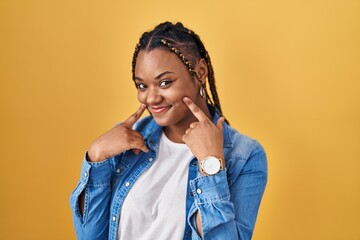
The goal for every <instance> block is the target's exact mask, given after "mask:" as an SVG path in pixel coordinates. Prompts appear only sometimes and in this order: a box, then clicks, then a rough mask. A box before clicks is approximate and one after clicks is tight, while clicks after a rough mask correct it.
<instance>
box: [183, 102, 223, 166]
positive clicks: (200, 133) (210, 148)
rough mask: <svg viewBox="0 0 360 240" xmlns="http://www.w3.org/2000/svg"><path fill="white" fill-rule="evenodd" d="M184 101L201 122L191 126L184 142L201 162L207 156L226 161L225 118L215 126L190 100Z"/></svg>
mask: <svg viewBox="0 0 360 240" xmlns="http://www.w3.org/2000/svg"><path fill="white" fill-rule="evenodd" d="M183 100H184V103H185V104H186V105H187V106H188V108H189V109H190V111H191V112H192V113H193V114H194V116H195V117H196V118H197V119H198V120H199V121H198V122H193V123H191V124H190V126H189V128H188V129H187V130H186V131H185V134H184V135H183V137H182V140H183V141H184V142H185V143H186V145H188V147H189V148H190V150H191V152H192V153H193V154H194V156H195V157H196V158H197V159H198V160H199V161H201V160H203V159H204V158H206V157H207V156H215V157H218V158H221V159H224V140H223V139H224V137H223V124H224V120H225V119H224V117H220V118H219V119H218V120H217V122H216V125H214V124H213V123H212V122H211V120H210V119H209V118H208V117H207V116H206V115H205V113H204V112H203V111H201V109H200V108H199V107H198V106H196V104H195V103H194V102H193V101H192V100H191V99H190V98H188V97H184V99H183Z"/></svg>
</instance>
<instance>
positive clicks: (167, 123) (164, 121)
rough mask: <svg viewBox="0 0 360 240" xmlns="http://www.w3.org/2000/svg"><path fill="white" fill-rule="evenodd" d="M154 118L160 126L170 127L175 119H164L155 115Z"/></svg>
mask: <svg viewBox="0 0 360 240" xmlns="http://www.w3.org/2000/svg"><path fill="white" fill-rule="evenodd" d="M153 117H154V116H153ZM154 120H155V122H156V124H157V125H159V126H160V127H168V126H170V125H173V124H174V122H173V121H169V120H168V119H162V118H158V117H154Z"/></svg>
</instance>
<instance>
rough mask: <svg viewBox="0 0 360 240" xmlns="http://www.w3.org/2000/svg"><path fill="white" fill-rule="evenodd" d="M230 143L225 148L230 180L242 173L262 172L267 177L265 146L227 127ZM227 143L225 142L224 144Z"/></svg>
mask: <svg viewBox="0 0 360 240" xmlns="http://www.w3.org/2000/svg"><path fill="white" fill-rule="evenodd" d="M226 131H227V133H225V132H224V134H228V139H229V143H230V144H227V145H228V146H227V147H226V144H225V145H224V146H225V162H226V165H227V168H228V174H229V177H230V178H235V177H236V176H238V175H239V174H240V173H241V172H244V171H245V172H261V173H263V174H264V176H266V175H267V157H266V153H265V150H264V148H263V146H262V145H261V144H260V143H259V142H258V141H257V140H256V139H254V138H252V137H249V136H247V135H245V134H243V133H240V132H238V131H237V130H236V129H234V128H232V127H230V126H227V130H226ZM224 143H225V142H224Z"/></svg>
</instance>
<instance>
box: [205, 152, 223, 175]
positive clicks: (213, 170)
mask: <svg viewBox="0 0 360 240" xmlns="http://www.w3.org/2000/svg"><path fill="white" fill-rule="evenodd" d="M223 169H224V167H223V160H222V159H221V158H217V157H214V156H208V157H206V158H204V159H203V160H201V162H200V172H201V173H204V174H206V175H214V174H217V173H218V172H220V171H221V170H223Z"/></svg>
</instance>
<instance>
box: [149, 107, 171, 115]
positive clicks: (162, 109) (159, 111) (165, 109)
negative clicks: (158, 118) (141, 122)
mask: <svg viewBox="0 0 360 240" xmlns="http://www.w3.org/2000/svg"><path fill="white" fill-rule="evenodd" d="M169 108H170V107H162V108H156V109H155V108H151V112H152V113H156V114H159V113H163V112H166V111H167V110H168V109H169Z"/></svg>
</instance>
